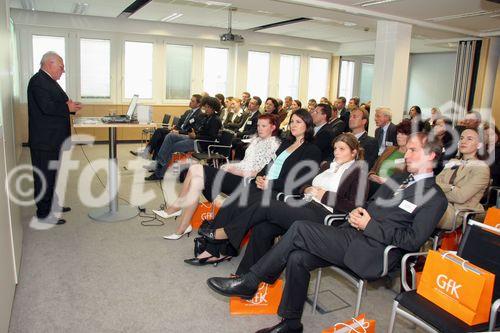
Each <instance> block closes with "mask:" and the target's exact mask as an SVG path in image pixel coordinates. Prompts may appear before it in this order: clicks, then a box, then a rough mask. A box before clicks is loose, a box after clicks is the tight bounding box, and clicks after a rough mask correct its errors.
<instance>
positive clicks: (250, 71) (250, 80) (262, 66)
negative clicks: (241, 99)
mask: <svg viewBox="0 0 500 333" xmlns="http://www.w3.org/2000/svg"><path fill="white" fill-rule="evenodd" d="M270 59H271V55H270V54H269V53H268V52H256V51H248V66H247V91H248V92H250V94H252V95H253V96H259V97H260V98H261V99H263V100H265V99H266V98H267V97H268V94H269V64H270Z"/></svg>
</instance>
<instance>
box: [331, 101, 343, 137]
mask: <svg viewBox="0 0 500 333" xmlns="http://www.w3.org/2000/svg"><path fill="white" fill-rule="evenodd" d="M328 105H330V106H331V108H332V117H331V118H330V125H331V126H332V130H333V132H334V133H335V134H334V138H335V137H337V136H338V135H340V134H342V133H343V131H344V128H345V124H344V122H343V121H342V119H340V118H339V111H338V110H337V107H336V106H335V105H331V104H328Z"/></svg>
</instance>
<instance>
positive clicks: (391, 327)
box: [387, 301, 399, 333]
mask: <svg viewBox="0 0 500 333" xmlns="http://www.w3.org/2000/svg"><path fill="white" fill-rule="evenodd" d="M398 306H399V303H398V301H394V302H393V303H392V312H391V319H390V320H389V328H388V329H387V333H392V332H393V331H394V323H395V321H396V310H397V308H398Z"/></svg>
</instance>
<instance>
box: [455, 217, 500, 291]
mask: <svg viewBox="0 0 500 333" xmlns="http://www.w3.org/2000/svg"><path fill="white" fill-rule="evenodd" d="M495 231H496V233H495ZM499 253H500V229H498V228H493V227H491V226H485V225H484V224H483V223H478V222H475V221H470V222H469V225H468V228H467V229H466V230H465V234H464V236H463V237H462V241H461V242H460V246H459V248H458V252H457V254H458V255H459V256H460V257H462V258H463V259H465V260H468V261H470V262H471V263H472V264H474V265H476V266H478V267H481V268H482V269H485V270H487V271H488V272H490V273H493V274H495V276H496V277H497V278H496V279H495V287H494V290H493V300H496V299H498V298H500V278H498V277H500V255H499Z"/></svg>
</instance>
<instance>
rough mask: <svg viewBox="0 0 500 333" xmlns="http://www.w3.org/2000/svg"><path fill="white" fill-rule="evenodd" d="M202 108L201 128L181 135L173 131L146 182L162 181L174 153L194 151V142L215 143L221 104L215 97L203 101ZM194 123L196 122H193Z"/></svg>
mask: <svg viewBox="0 0 500 333" xmlns="http://www.w3.org/2000/svg"><path fill="white" fill-rule="evenodd" d="M201 107H202V108H203V109H204V110H205V113H204V114H203V117H204V118H205V119H204V121H203V123H202V125H201V127H198V128H191V131H189V133H187V134H180V133H179V132H178V131H176V130H172V131H171V132H170V133H169V134H168V135H167V136H166V137H165V140H164V141H163V144H162V145H161V148H160V151H159V152H158V158H157V165H156V167H155V169H154V173H153V174H151V176H149V177H146V178H145V180H160V179H163V175H164V174H165V172H166V171H167V168H168V165H169V163H170V160H171V159H172V155H173V153H176V152H181V153H185V152H190V151H194V144H195V142H194V140H209V141H214V140H215V139H216V138H217V135H218V133H219V130H220V128H221V127H222V124H221V121H220V119H219V116H218V115H217V112H219V110H220V102H219V100H218V99H217V98H215V97H205V98H203V99H202V101H201ZM193 123H194V122H193Z"/></svg>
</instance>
